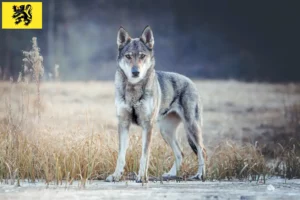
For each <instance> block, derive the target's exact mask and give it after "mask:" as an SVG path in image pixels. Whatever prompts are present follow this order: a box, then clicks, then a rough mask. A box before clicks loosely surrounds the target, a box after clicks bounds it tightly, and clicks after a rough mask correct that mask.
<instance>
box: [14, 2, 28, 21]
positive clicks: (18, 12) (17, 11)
mask: <svg viewBox="0 0 300 200" xmlns="http://www.w3.org/2000/svg"><path fill="white" fill-rule="evenodd" d="M13 10H14V15H13V16H12V17H13V18H14V19H15V20H16V21H15V24H19V23H20V22H22V19H23V21H24V25H26V26H28V25H29V24H30V22H31V20H32V15H31V10H32V7H31V5H30V4H27V5H26V7H25V5H21V6H13Z"/></svg>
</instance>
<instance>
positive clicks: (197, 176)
mask: <svg viewBox="0 0 300 200" xmlns="http://www.w3.org/2000/svg"><path fill="white" fill-rule="evenodd" d="M188 180H191V181H197V180H202V181H203V182H204V181H205V176H204V175H203V174H199V173H198V174H196V175H195V176H192V177H190V178H189V179H188Z"/></svg>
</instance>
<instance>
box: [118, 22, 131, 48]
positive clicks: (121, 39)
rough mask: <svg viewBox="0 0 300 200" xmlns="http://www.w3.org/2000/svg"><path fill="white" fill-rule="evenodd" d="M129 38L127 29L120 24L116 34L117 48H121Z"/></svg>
mask: <svg viewBox="0 0 300 200" xmlns="http://www.w3.org/2000/svg"><path fill="white" fill-rule="evenodd" d="M130 40H131V38H130V36H129V34H128V33H127V31H126V30H125V29H124V28H123V27H122V26H121V27H120V29H119V31H118V36H117V45H118V48H119V49H121V48H123V47H124V46H125V45H126V44H127V43H128V42H129V41H130Z"/></svg>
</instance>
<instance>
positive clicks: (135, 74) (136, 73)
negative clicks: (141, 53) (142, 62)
mask: <svg viewBox="0 0 300 200" xmlns="http://www.w3.org/2000/svg"><path fill="white" fill-rule="evenodd" d="M131 73H132V75H133V77H138V76H139V74H140V72H139V70H138V68H137V67H136V66H133V67H132V68H131Z"/></svg>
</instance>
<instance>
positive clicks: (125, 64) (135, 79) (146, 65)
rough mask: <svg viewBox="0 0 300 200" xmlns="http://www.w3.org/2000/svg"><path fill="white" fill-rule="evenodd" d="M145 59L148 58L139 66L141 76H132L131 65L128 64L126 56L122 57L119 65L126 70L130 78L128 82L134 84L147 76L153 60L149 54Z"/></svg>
mask: <svg viewBox="0 0 300 200" xmlns="http://www.w3.org/2000/svg"><path fill="white" fill-rule="evenodd" d="M145 59H146V60H145V61H144V63H143V65H142V66H141V67H140V68H139V70H140V74H139V77H132V72H131V66H130V65H129V64H128V62H126V58H122V59H121V60H120V62H119V66H120V67H121V69H122V70H123V71H124V73H125V75H126V77H127V79H128V82H130V83H132V84H136V83H138V82H140V81H141V80H142V79H143V78H144V77H145V75H146V73H147V71H148V69H149V68H150V61H151V60H150V57H149V56H146V57H145Z"/></svg>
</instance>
